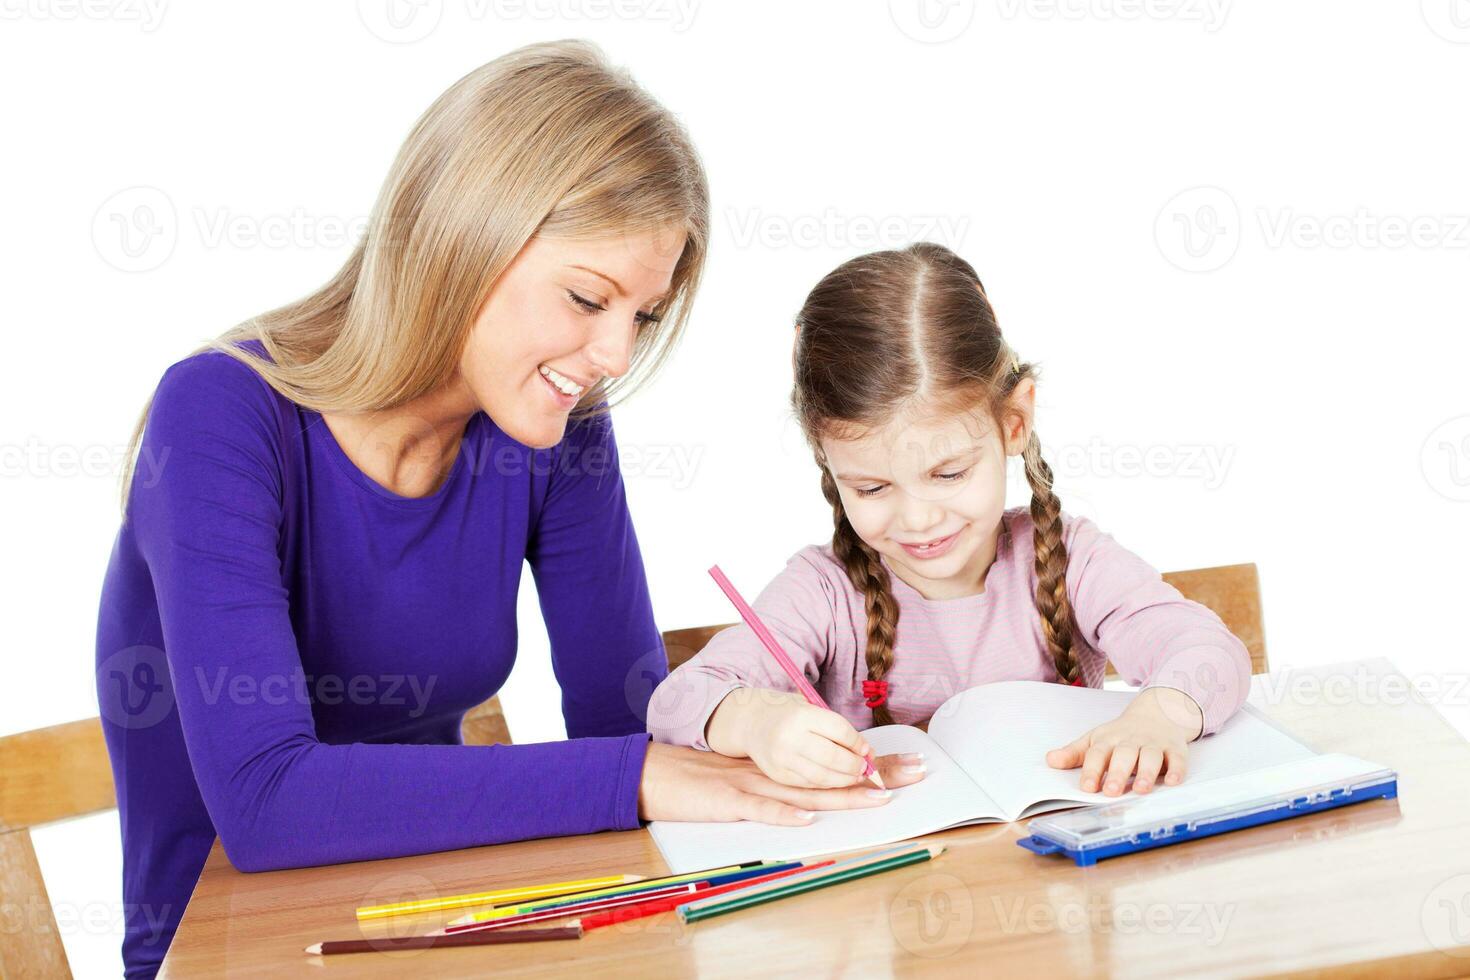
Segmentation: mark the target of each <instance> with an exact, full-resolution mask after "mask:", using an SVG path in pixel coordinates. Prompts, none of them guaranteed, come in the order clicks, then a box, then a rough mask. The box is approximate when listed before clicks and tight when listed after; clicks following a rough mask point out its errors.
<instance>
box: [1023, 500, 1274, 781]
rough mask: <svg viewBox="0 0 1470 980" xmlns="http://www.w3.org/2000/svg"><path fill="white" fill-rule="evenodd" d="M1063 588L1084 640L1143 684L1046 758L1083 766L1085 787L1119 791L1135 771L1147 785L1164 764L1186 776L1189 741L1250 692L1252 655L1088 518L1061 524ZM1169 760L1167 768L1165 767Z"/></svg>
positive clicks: (1171, 774) (1176, 776) (1171, 777)
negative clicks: (1112, 716)
mask: <svg viewBox="0 0 1470 980" xmlns="http://www.w3.org/2000/svg"><path fill="white" fill-rule="evenodd" d="M1065 540H1066V544H1067V593H1068V595H1069V597H1070V598H1071V601H1072V608H1073V613H1074V615H1075V618H1076V622H1077V627H1078V629H1079V630H1080V631H1081V633H1082V638H1083V639H1084V640H1085V641H1086V642H1087V644H1088V645H1089V646H1091V647H1092V648H1093V649H1094V650H1097V651H1099V652H1101V653H1103V654H1105V655H1106V656H1107V658H1108V660H1110V661H1112V663H1113V665H1114V666H1115V667H1116V668H1117V670H1118V673H1119V675H1120V676H1121V677H1122V678H1123V679H1124V680H1126V681H1127V682H1128V683H1130V684H1133V685H1135V686H1140V685H1141V686H1142V687H1143V690H1142V691H1141V692H1140V693H1139V695H1138V697H1137V698H1135V699H1134V701H1133V702H1132V703H1131V704H1130V705H1129V707H1128V709H1127V710H1126V711H1125V712H1124V713H1123V715H1122V716H1121V717H1120V718H1118V719H1117V720H1116V721H1113V722H1110V723H1108V724H1107V725H1103V726H1100V727H1099V728H1097V729H1094V730H1093V731H1091V732H1088V733H1086V734H1084V735H1082V736H1081V737H1079V738H1078V739H1077V740H1075V741H1074V742H1072V743H1070V744H1069V745H1067V746H1064V747H1062V748H1059V749H1056V750H1054V751H1053V752H1052V753H1050V754H1049V755H1048V761H1049V762H1051V764H1052V765H1054V766H1057V767H1058V768H1073V767H1075V766H1077V765H1081V766H1082V768H1083V772H1082V788H1083V789H1084V790H1089V791H1091V790H1096V789H1097V788H1098V787H1099V786H1100V785H1101V787H1102V791H1103V792H1106V793H1111V792H1114V791H1116V792H1122V789H1123V788H1124V786H1126V783H1127V778H1128V776H1130V775H1132V774H1133V772H1134V771H1135V769H1136V770H1137V772H1138V778H1137V779H1136V780H1135V787H1134V788H1135V789H1137V790H1139V791H1147V790H1148V789H1149V788H1151V787H1152V785H1153V783H1154V780H1155V779H1156V778H1157V776H1158V773H1159V772H1160V770H1161V769H1164V771H1166V773H1167V775H1166V777H1165V779H1166V781H1167V782H1170V783H1174V782H1178V781H1179V780H1181V779H1183V778H1184V775H1185V770H1186V766H1187V750H1186V749H1185V746H1186V744H1187V743H1188V742H1189V741H1192V740H1193V739H1195V738H1199V737H1202V736H1204V735H1209V734H1211V733H1213V732H1215V731H1217V730H1219V728H1220V726H1221V725H1222V724H1224V723H1225V721H1226V720H1227V719H1228V718H1230V716H1231V715H1233V714H1234V713H1235V712H1236V711H1237V710H1239V708H1240V706H1241V705H1242V704H1243V703H1244V702H1245V698H1246V695H1247V694H1248V693H1249V691H1250V669H1251V665H1250V654H1249V652H1248V651H1247V650H1246V648H1245V644H1244V643H1242V642H1241V641H1240V640H1239V639H1238V638H1237V637H1236V636H1235V635H1234V634H1233V633H1231V632H1230V630H1229V629H1227V628H1226V627H1225V624H1224V623H1222V622H1221V621H1220V618H1219V617H1218V616H1216V615H1215V613H1214V612H1212V611H1211V610H1210V609H1209V608H1208V607H1206V606H1203V605H1201V604H1200V603H1197V602H1193V601H1191V600H1189V599H1186V598H1184V597H1183V596H1182V595H1180V594H1179V591H1178V590H1177V589H1175V588H1174V587H1173V586H1171V585H1169V584H1168V583H1167V582H1165V581H1163V578H1162V577H1161V576H1160V575H1159V573H1158V571H1157V570H1155V569H1154V568H1153V567H1152V566H1151V565H1149V564H1148V563H1147V562H1145V561H1144V560H1143V559H1141V558H1139V557H1138V556H1137V555H1135V554H1133V553H1132V552H1130V551H1128V550H1127V549H1126V548H1124V547H1122V546H1121V545H1119V544H1118V543H1117V542H1116V541H1115V540H1113V538H1112V537H1111V536H1110V535H1108V534H1105V533H1103V532H1102V531H1100V530H1099V529H1098V528H1097V526H1096V525H1095V524H1093V523H1092V522H1091V521H1089V520H1087V519H1086V518H1082V517H1079V518H1075V519H1073V520H1072V521H1071V523H1070V525H1069V526H1068V528H1067V533H1066V536H1065ZM1166 764H1167V765H1166Z"/></svg>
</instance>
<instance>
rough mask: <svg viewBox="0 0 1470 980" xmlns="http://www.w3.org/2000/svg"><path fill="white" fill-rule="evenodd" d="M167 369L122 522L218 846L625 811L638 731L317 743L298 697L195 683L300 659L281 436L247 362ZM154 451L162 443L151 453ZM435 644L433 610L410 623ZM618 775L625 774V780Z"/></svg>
mask: <svg viewBox="0 0 1470 980" xmlns="http://www.w3.org/2000/svg"><path fill="white" fill-rule="evenodd" d="M211 362H214V364H216V365H217V364H218V360H217V359H215V358H194V359H191V360H189V361H185V362H182V363H181V364H178V365H175V366H174V367H173V368H171V369H170V370H169V371H168V372H167V373H166V374H165V376H164V378H163V380H162V381H161V382H160V384H159V387H158V390H157V392H156V394H155V397H154V402H153V407H152V410H151V413H150V416H149V421H148V425H147V430H146V432H145V434H144V450H143V451H144V452H151V453H152V454H153V455H152V456H151V458H153V459H159V460H163V461H164V462H163V465H162V467H161V470H160V475H159V477H158V479H157V481H156V482H155V483H153V484H152V485H150V486H148V487H147V488H146V490H143V491H140V490H138V489H135V492H134V495H133V498H132V500H131V501H130V505H129V518H128V519H129V520H131V521H133V522H135V532H136V537H137V539H138V541H139V542H140V548H141V550H142V553H143V557H144V559H145V560H146V562H147V564H148V568H149V571H150V574H151V576H152V579H153V586H154V590H155V593H156V597H157V603H158V608H159V615H160V620H161V627H162V631H163V637H164V646H165V649H166V652H167V657H168V666H169V671H170V674H171V676H172V678H173V683H174V688H175V698H176V705H177V709H178V712H179V721H180V724H181V726H182V730H183V734H184V739H185V742H186V744H187V747H188V754H189V763H190V765H191V767H192V769H193V772H194V777H195V780H196V782H197V784H198V786H199V791H200V794H201V796H202V798H203V800H204V804H205V806H206V808H207V810H208V812H209V816H210V819H211V821H212V822H213V824H214V827H215V830H216V832H217V833H218V834H219V838H220V841H221V843H222V844H223V845H224V848H225V851H226V853H227V854H228V856H229V858H230V861H231V862H232V863H233V864H234V865H235V867H237V868H239V869H240V870H242V871H265V870H272V869H278V868H290V867H305V866H311V865H319V864H332V863H339V862H344V861H359V860H369V859H377V858H388V857H397V856H401V855H406V854H419V853H426V852H430V851H440V850H449V849H454V848H462V847H470V846H476V845H482V844H491V843H498V842H502V841H511V840H519V839H524V838H528V837H543V836H554V835H569V834H583V833H590V832H594V831H600V830H607V829H626V828H629V827H632V826H636V822H635V821H634V820H633V819H632V818H631V815H630V813H629V811H628V805H627V800H628V799H629V798H630V794H636V791H637V780H638V774H639V772H640V771H641V760H642V755H643V752H644V749H645V744H646V738H645V737H643V736H637V735H634V736H624V737H617V738H613V737H609V738H593V739H583V740H578V741H570V742H554V743H547V744H537V745H522V746H463V745H381V744H346V745H332V744H325V743H322V742H320V741H318V740H317V738H316V731H315V726H314V724H313V720H312V715H311V710H310V708H309V706H308V705H306V704H303V703H299V702H298V700H297V699H295V698H289V697H288V698H273V699H264V698H258V699H251V700H250V701H249V702H247V703H239V702H237V701H232V699H231V698H230V697H229V696H228V693H227V692H225V695H224V696H221V692H220V691H219V690H218V689H217V688H216V687H214V686H213V685H211V684H209V683H206V682H205V681H206V679H207V678H211V677H215V676H218V674H219V672H220V671H221V670H222V669H227V670H228V671H229V673H230V674H231V675H232V676H241V675H244V676H247V677H253V678H254V680H255V682H256V683H257V684H259V683H261V681H263V680H265V679H268V678H279V677H290V676H293V674H295V673H299V672H300V671H301V669H302V665H301V659H300V655H299V653H298V650H297V646H296V638H295V635H294V633H293V631H292V625H291V620H290V616H289V606H288V596H287V591H286V588H285V586H284V584H283V578H282V569H281V561H280V557H279V555H278V552H277V542H278V537H279V535H280V533H281V527H282V516H283V514H282V499H283V495H282V467H281V452H280V450H279V448H278V447H279V446H280V445H281V438H282V437H281V434H280V433H279V431H278V426H279V424H280V423H279V422H278V421H277V418H276V415H275V413H274V411H273V406H272V402H271V396H270V394H269V392H268V390H266V389H265V388H264V383H263V382H262V381H260V379H259V378H258V377H256V376H255V375H253V374H251V373H249V372H247V371H240V370H228V371H226V370H218V369H217V368H215V367H211V366H210V364H211ZM164 453H167V455H166V456H165V455H163V454H164ZM424 630H425V635H424V637H423V642H425V643H428V642H432V630H433V624H431V623H425V624H424ZM630 782H631V787H630Z"/></svg>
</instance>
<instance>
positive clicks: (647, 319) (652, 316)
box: [633, 313, 663, 326]
mask: <svg viewBox="0 0 1470 980" xmlns="http://www.w3.org/2000/svg"><path fill="white" fill-rule="evenodd" d="M633 319H634V320H637V321H638V325H639V326H643V325H645V324H649V323H657V322H659V321H660V320H662V319H663V317H661V316H659V315H658V314H657V313H638V314H636V315H635V316H634V317H633Z"/></svg>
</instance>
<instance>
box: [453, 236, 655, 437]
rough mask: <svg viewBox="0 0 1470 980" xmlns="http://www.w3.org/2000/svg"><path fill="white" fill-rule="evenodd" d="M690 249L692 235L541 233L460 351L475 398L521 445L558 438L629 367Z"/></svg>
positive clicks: (516, 263) (485, 307) (483, 310)
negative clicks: (587, 397)
mask: <svg viewBox="0 0 1470 980" xmlns="http://www.w3.org/2000/svg"><path fill="white" fill-rule="evenodd" d="M683 251H684V236H683V234H682V233H680V234H678V235H674V236H670V235H656V234H654V233H652V232H650V233H648V234H646V235H629V236H627V237H613V238H609V239H607V240H594V241H585V240H580V239H578V240H571V239H555V238H544V237H542V236H539V235H538V236H536V237H535V238H532V239H531V241H530V242H528V243H527V244H526V246H525V248H523V249H521V251H520V254H518V255H517V256H516V258H515V260H514V261H513V262H512V263H511V264H510V266H509V268H507V269H506V270H505V272H504V273H503V274H502V275H501V277H500V279H499V280H497V282H496V284H495V288H494V289H492V290H491V292H490V296H489V297H488V298H487V299H486V300H485V303H484V305H483V306H482V307H481V308H480V312H479V314H478V316H476V318H475V323H474V325H473V327H471V329H470V335H469V340H468V342H467V343H466V344H465V348H464V352H463V354H462V355H461V357H460V364H459V373H460V378H461V379H462V381H463V383H464V385H465V386H466V387H467V388H468V389H469V392H470V394H471V396H472V397H473V399H474V400H475V402H476V403H477V404H478V405H479V407H480V408H481V409H483V410H484V412H485V414H487V415H489V416H490V418H491V419H493V420H494V421H495V424H496V425H497V426H499V427H500V429H501V430H502V431H504V432H505V433H506V434H507V435H509V436H510V437H511V438H512V439H515V440H516V441H517V442H520V443H522V444H523V445H526V446H530V447H532V448H536V449H545V448H547V447H550V446H554V445H556V444H557V443H558V442H560V441H561V439H562V435H563V434H564V433H565V431H566V425H567V418H568V416H569V415H570V413H571V411H572V409H573V408H575V407H576V405H577V402H578V401H579V400H580V398H581V396H582V393H583V392H584V391H586V390H587V389H588V388H590V387H592V385H593V384H595V383H596V382H597V381H598V380H599V379H601V378H603V377H609V378H617V377H621V376H622V375H623V374H626V373H627V371H628V361H629V359H630V358H631V356H632V351H633V339H634V337H635V336H636V335H637V333H638V331H639V330H640V329H652V328H651V327H649V326H647V325H648V324H649V323H651V322H654V321H656V320H657V317H656V316H654V315H653V314H652V310H653V308H654V306H655V305H656V304H657V303H658V302H659V300H661V299H663V298H664V296H665V295H666V294H667V293H668V291H669V284H670V281H671V280H672V278H673V274H674V266H675V264H676V263H677V262H678V261H679V256H680V255H681V254H682V253H683Z"/></svg>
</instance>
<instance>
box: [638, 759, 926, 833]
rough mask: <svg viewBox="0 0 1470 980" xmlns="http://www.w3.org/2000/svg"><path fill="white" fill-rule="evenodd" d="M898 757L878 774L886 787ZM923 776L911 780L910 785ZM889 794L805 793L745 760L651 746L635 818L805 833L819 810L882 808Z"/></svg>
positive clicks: (882, 764)
mask: <svg viewBox="0 0 1470 980" xmlns="http://www.w3.org/2000/svg"><path fill="white" fill-rule="evenodd" d="M901 758H902V757H900V756H885V757H884V758H883V759H880V760H879V769H880V771H882V772H883V776H884V778H885V779H891V780H893V781H892V782H889V785H890V786H892V785H895V783H899V782H902V781H903V780H902V779H901V778H900V773H899V769H900V768H901V765H900V763H899V760H900V759H901ZM920 778H923V777H922V776H917V777H915V776H910V777H908V779H907V781H908V782H914V781H915V779H920ZM889 798H890V794H888V793H886V792H880V791H879V790H876V789H873V788H872V787H871V786H868V787H866V788H864V787H863V786H846V787H842V788H840V789H805V788H800V787H795V786H786V785H783V784H781V783H778V782H776V781H775V780H773V779H771V778H770V777H769V776H766V775H764V774H763V773H762V772H761V771H760V770H759V769H758V768H756V765H755V763H754V762H752V761H750V760H749V759H731V758H729V757H727V756H723V755H720V754H718V753H716V752H701V751H699V750H698V749H690V748H683V747H681V746H674V745H664V744H663V743H661V742H651V743H649V746H648V755H647V756H646V757H645V758H644V761H643V779H642V781H641V782H640V783H639V786H638V816H639V817H641V818H642V819H644V820H690V821H700V822H705V821H709V822H728V821H733V820H758V821H760V822H761V823H769V824H777V825H780V826H785V827H804V826H806V825H808V824H810V823H811V822H812V819H813V818H814V817H815V816H816V811H818V810H853V809H860V808H864V807H875V806H882V805H883V804H885V803H887V802H888V800H889Z"/></svg>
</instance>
